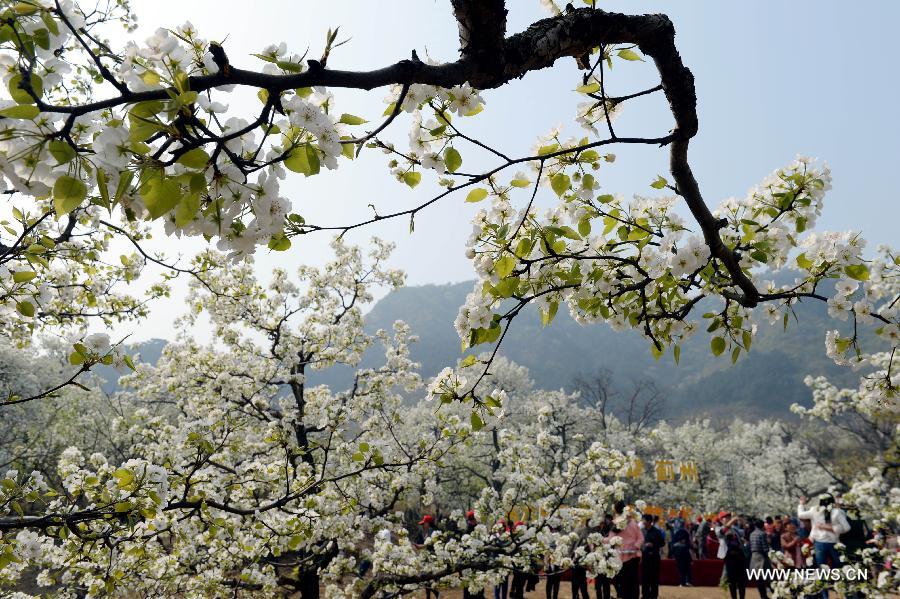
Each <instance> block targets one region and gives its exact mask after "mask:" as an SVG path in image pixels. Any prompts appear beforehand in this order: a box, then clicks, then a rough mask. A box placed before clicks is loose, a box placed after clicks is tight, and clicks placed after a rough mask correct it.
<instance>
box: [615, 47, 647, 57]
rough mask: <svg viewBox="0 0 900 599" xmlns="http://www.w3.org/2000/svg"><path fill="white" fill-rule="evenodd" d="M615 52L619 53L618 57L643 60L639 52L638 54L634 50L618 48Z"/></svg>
mask: <svg viewBox="0 0 900 599" xmlns="http://www.w3.org/2000/svg"><path fill="white" fill-rule="evenodd" d="M617 54H618V55H619V58H623V59H625V60H644V59H643V58H641V55H640V54H638V53H637V52H635V51H634V50H629V49H628V48H625V49H623V50H619V51H618V52H617Z"/></svg>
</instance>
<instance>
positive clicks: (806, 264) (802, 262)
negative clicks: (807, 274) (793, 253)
mask: <svg viewBox="0 0 900 599" xmlns="http://www.w3.org/2000/svg"><path fill="white" fill-rule="evenodd" d="M797 266H799V267H800V268H802V269H803V270H809V269H810V268H812V267H813V261H812V260H810V259H809V258H807V257H806V254H800V255H799V256H797Z"/></svg>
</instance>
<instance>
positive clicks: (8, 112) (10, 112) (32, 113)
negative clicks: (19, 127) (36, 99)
mask: <svg viewBox="0 0 900 599" xmlns="http://www.w3.org/2000/svg"><path fill="white" fill-rule="evenodd" d="M39 114H41V110H40V108H38V107H37V106H35V105H33V104H22V105H20V106H10V107H9V108H4V109H3V110H0V116H4V117H6V118H8V119H22V120H31V119H33V118H35V117H36V116H37V115H39Z"/></svg>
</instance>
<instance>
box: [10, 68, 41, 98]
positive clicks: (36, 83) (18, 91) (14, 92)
mask: <svg viewBox="0 0 900 599" xmlns="http://www.w3.org/2000/svg"><path fill="white" fill-rule="evenodd" d="M20 83H22V75H20V74H16V75H13V76H12V77H11V78H10V80H9V83H8V84H7V87H8V88H9V95H10V96H11V97H12V99H13V100H15V101H16V104H34V98H33V97H31V94H29V93H28V92H27V91H25V90H24V89H22V88H21V87H19V84H20ZM31 89H32V90H34V93H35V94H37V96H38V97H39V98H40V97H41V96H43V95H44V82H43V81H42V80H41V78H40V77H38V76H37V75H34V74H32V75H31Z"/></svg>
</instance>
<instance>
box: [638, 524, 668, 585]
mask: <svg viewBox="0 0 900 599" xmlns="http://www.w3.org/2000/svg"><path fill="white" fill-rule="evenodd" d="M653 521H654V517H653V516H652V515H650V514H644V544H643V547H642V553H641V570H642V571H641V599H657V598H658V597H659V569H660V554H659V552H660V551H661V550H662V548H663V547H664V546H665V544H666V538H665V535H664V534H663V532H662V531H660V529H659V527H658V526H654V524H653Z"/></svg>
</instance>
